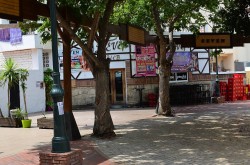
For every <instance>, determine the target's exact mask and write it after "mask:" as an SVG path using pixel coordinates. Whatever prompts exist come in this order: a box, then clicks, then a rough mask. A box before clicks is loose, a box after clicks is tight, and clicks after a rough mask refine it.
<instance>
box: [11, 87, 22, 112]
mask: <svg viewBox="0 0 250 165" xmlns="http://www.w3.org/2000/svg"><path fill="white" fill-rule="evenodd" d="M15 108H20V91H19V84H14V85H13V86H12V87H11V89H10V109H15Z"/></svg>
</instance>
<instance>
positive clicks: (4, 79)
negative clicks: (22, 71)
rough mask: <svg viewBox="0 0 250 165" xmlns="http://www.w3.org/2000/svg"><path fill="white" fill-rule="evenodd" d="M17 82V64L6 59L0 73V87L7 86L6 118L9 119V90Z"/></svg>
mask: <svg viewBox="0 0 250 165" xmlns="http://www.w3.org/2000/svg"><path fill="white" fill-rule="evenodd" d="M18 82H19V75H18V68H17V64H16V63H15V62H14V61H13V59H11V58H8V59H6V60H5V62H4V64H3V70H2V71H1V72H0V85H1V86H5V85H6V84H7V85H8V86H7V90H8V103H7V105H8V117H10V89H11V87H12V86H14V85H15V84H18Z"/></svg>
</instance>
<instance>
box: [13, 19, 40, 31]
mask: <svg viewBox="0 0 250 165" xmlns="http://www.w3.org/2000/svg"><path fill="white" fill-rule="evenodd" d="M18 26H19V27H20V28H21V30H22V32H23V33H24V34H28V33H30V32H34V31H36V30H37V29H38V28H39V27H40V26H41V24H40V23H37V22H36V21H30V20H24V21H23V22H18Z"/></svg>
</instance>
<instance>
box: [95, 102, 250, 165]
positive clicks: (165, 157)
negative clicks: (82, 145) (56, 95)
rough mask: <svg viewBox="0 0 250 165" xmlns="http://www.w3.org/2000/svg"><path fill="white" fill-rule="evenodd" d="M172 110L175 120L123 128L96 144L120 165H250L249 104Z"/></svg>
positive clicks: (155, 119)
mask: <svg viewBox="0 0 250 165" xmlns="http://www.w3.org/2000/svg"><path fill="white" fill-rule="evenodd" d="M173 108H174V109H175V111H176V116H175V117H163V116H155V117H148V118H144V119H139V120H135V121H131V122H129V123H126V124H119V125H117V126H116V130H115V131H116V133H117V137H116V138H114V139H112V140H100V139H93V140H94V141H95V143H96V144H97V145H98V148H99V149H100V150H101V151H102V152H103V153H105V155H107V156H108V157H109V158H110V160H111V161H112V162H115V163H117V164H124V165H156V164H157V165H175V164H180V165H187V164H190V165H192V164H195V165H214V164H215V165H249V164H250V149H249V146H250V141H249V138H250V102H249V101H247V102H237V103H226V104H208V105H196V106H186V107H173ZM124 117H125V116H124Z"/></svg>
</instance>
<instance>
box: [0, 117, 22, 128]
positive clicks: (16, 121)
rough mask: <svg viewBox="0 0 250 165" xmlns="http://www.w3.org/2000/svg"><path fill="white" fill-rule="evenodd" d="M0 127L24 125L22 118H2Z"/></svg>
mask: <svg viewBox="0 0 250 165" xmlns="http://www.w3.org/2000/svg"><path fill="white" fill-rule="evenodd" d="M0 127H16V128H18V127H22V122H21V119H13V118H7V117H6V118H5V117H4V118H3V117H2V118H0Z"/></svg>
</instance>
